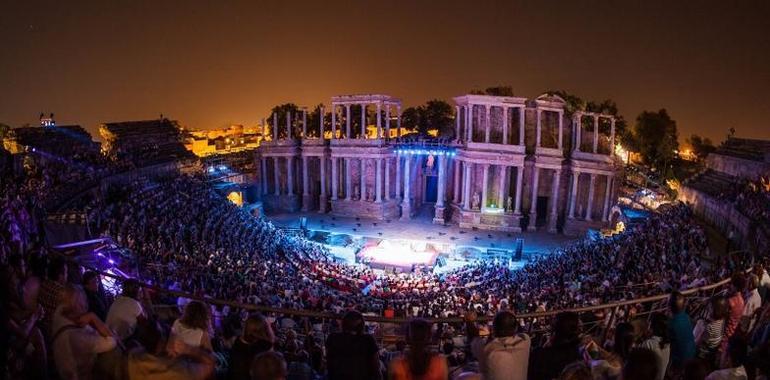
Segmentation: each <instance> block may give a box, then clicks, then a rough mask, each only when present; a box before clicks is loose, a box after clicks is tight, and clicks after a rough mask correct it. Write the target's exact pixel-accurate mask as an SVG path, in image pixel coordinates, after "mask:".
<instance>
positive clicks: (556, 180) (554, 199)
mask: <svg viewBox="0 0 770 380" xmlns="http://www.w3.org/2000/svg"><path fill="white" fill-rule="evenodd" d="M560 182H561V170H558V169H557V170H556V171H555V172H554V174H553V185H552V189H551V218H550V220H549V223H548V224H549V225H550V226H549V227H548V231H549V232H551V233H555V232H556V219H557V217H556V216H557V214H558V212H559V185H560Z"/></svg>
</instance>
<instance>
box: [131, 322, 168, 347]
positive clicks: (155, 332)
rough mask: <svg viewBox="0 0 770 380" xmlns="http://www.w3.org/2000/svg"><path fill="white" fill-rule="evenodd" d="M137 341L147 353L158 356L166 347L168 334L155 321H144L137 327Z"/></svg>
mask: <svg viewBox="0 0 770 380" xmlns="http://www.w3.org/2000/svg"><path fill="white" fill-rule="evenodd" d="M135 336H136V341H137V342H139V344H141V345H142V347H144V349H145V351H147V352H149V353H151V354H154V355H157V354H160V353H161V352H162V351H163V348H164V347H165V346H166V334H165V333H164V331H163V328H162V327H161V326H160V323H158V321H157V320H155V319H147V320H142V321H140V322H139V323H137V325H136V335H135Z"/></svg>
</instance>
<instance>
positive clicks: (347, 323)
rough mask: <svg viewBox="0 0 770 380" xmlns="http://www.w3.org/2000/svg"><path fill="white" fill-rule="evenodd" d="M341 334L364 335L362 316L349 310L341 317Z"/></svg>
mask: <svg viewBox="0 0 770 380" xmlns="http://www.w3.org/2000/svg"><path fill="white" fill-rule="evenodd" d="M342 332H345V333H349V334H363V333H364V316H363V315H361V313H359V312H357V311H355V310H350V311H348V312H347V313H345V315H343V316H342Z"/></svg>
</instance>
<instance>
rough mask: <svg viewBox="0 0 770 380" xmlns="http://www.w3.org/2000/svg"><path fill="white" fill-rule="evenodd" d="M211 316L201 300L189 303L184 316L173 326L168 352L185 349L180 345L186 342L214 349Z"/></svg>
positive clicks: (209, 349)
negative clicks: (211, 335) (210, 331)
mask: <svg viewBox="0 0 770 380" xmlns="http://www.w3.org/2000/svg"><path fill="white" fill-rule="evenodd" d="M210 322H211V317H210V316H209V308H208V306H207V305H206V304H205V303H203V302H200V301H192V302H190V303H188V304H187V305H186V306H185V308H184V312H183V313H182V317H181V318H179V319H177V320H176V321H174V324H173V325H172V326H171V337H170V339H169V340H168V352H170V353H171V354H172V355H173V354H176V353H178V352H180V351H182V352H183V351H184V350H183V349H181V348H180V347H178V345H180V344H184V345H187V346H190V347H194V348H202V349H204V350H207V351H213V350H212V348H211V338H210V335H209V330H210V327H211V325H210Z"/></svg>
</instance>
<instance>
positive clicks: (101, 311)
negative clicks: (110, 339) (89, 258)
mask: <svg viewBox="0 0 770 380" xmlns="http://www.w3.org/2000/svg"><path fill="white" fill-rule="evenodd" d="M99 280H100V279H99V274H98V273H96V272H94V271H87V272H85V273H83V290H85V292H86V297H87V298H88V311H90V312H92V313H94V314H96V316H97V317H99V319H101V320H103V321H106V320H107V302H106V301H105V299H104V296H103V295H102V293H101V292H100V290H99Z"/></svg>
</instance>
